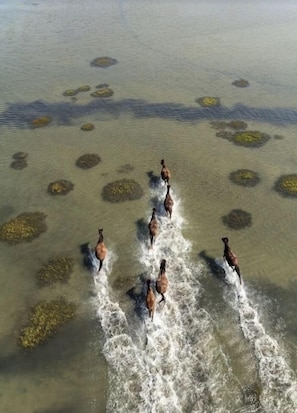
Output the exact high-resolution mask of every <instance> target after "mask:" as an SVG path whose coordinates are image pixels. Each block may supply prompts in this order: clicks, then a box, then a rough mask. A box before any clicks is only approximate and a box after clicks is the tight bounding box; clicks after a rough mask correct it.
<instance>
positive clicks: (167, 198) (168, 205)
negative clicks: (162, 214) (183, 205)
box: [164, 185, 174, 218]
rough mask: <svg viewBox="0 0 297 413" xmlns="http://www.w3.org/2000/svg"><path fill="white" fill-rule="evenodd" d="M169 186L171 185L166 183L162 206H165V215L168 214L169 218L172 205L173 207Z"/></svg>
mask: <svg viewBox="0 0 297 413" xmlns="http://www.w3.org/2000/svg"><path fill="white" fill-rule="evenodd" d="M170 188H171V186H170V185H167V192H166V196H165V199H164V208H165V211H166V215H167V216H168V215H169V218H171V215H172V207H173V204H174V202H173V199H172V197H171V195H170V193H169V191H170Z"/></svg>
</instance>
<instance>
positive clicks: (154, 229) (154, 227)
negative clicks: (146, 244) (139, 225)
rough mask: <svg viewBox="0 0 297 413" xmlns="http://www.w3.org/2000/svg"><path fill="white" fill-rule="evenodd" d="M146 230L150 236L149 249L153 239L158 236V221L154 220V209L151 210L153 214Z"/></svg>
mask: <svg viewBox="0 0 297 413" xmlns="http://www.w3.org/2000/svg"><path fill="white" fill-rule="evenodd" d="M148 229H149V234H150V241H151V247H152V246H153V244H154V241H155V238H156V236H157V234H158V221H157V218H156V208H153V213H152V217H151V220H150V222H149V224H148Z"/></svg>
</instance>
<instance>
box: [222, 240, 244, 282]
mask: <svg viewBox="0 0 297 413" xmlns="http://www.w3.org/2000/svg"><path fill="white" fill-rule="evenodd" d="M222 241H223V243H224V245H225V246H224V255H223V257H224V258H225V260H226V261H227V263H228V265H229V266H230V267H231V268H232V269H233V271H236V272H237V275H238V277H239V281H240V284H241V275H240V269H239V266H238V258H237V256H236V255H235V254H234V252H233V251H232V250H231V248H230V247H229V239H228V238H227V237H224V238H222Z"/></svg>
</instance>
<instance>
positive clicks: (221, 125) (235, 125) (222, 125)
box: [210, 120, 248, 130]
mask: <svg viewBox="0 0 297 413" xmlns="http://www.w3.org/2000/svg"><path fill="white" fill-rule="evenodd" d="M210 124H211V126H212V127H213V128H214V129H223V130H224V129H227V128H229V129H234V130H245V129H246V128H247V126H248V125H247V123H246V122H244V121H243V120H231V121H230V122H223V121H214V122H210Z"/></svg>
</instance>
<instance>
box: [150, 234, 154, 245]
mask: <svg viewBox="0 0 297 413" xmlns="http://www.w3.org/2000/svg"><path fill="white" fill-rule="evenodd" d="M150 240H151V247H152V246H153V243H154V235H153V234H151V235H150Z"/></svg>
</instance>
